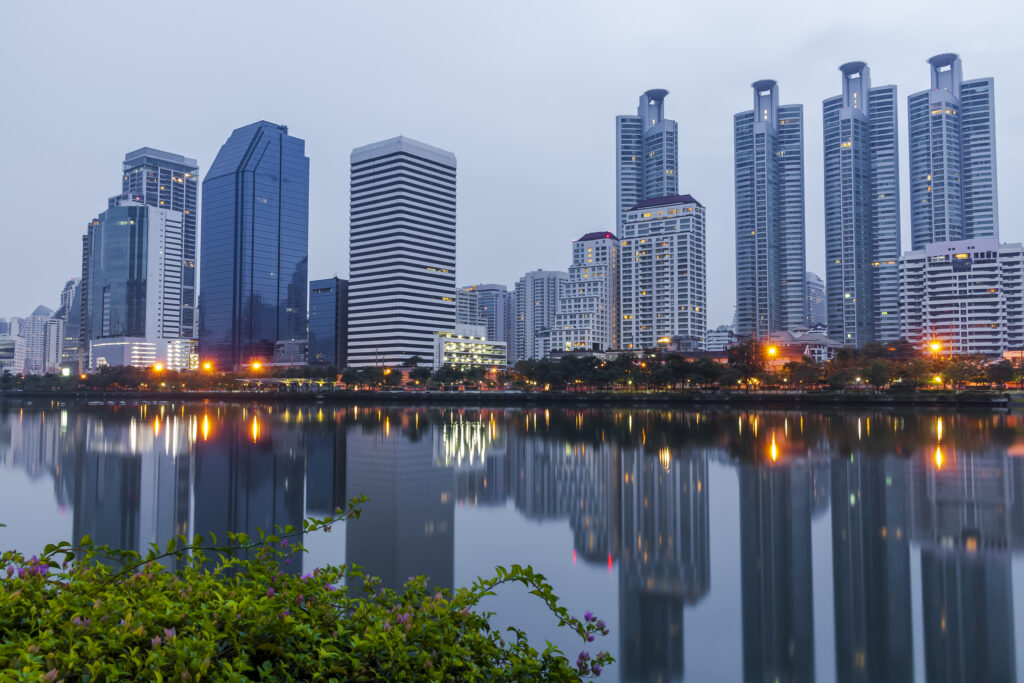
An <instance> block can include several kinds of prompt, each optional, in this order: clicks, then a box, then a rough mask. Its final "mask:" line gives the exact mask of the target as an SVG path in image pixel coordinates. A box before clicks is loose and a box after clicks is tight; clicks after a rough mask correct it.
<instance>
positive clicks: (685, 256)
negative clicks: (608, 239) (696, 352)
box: [619, 194, 707, 350]
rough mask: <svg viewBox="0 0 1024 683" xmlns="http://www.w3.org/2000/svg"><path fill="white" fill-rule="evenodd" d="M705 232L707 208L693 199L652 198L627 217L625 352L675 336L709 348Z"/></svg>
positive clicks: (622, 297)
mask: <svg viewBox="0 0 1024 683" xmlns="http://www.w3.org/2000/svg"><path fill="white" fill-rule="evenodd" d="M704 231H705V209H704V206H703V205H702V204H701V203H700V202H698V201H697V200H696V199H694V198H693V197H692V196H691V195H688V194H687V195H676V196H672V197H662V198H660V199H648V200H645V201H642V202H640V203H639V204H637V205H636V206H634V207H632V208H631V209H630V210H629V211H628V212H627V213H626V219H625V222H624V223H623V226H622V250H621V255H620V263H621V266H620V277H619V301H620V303H619V315H620V316H621V318H620V320H619V326H620V327H619V329H620V337H621V343H620V345H621V347H622V348H623V349H634V350H639V349H653V348H655V347H656V346H657V345H658V341H659V340H660V339H663V338H672V337H687V338H689V339H691V340H693V345H694V346H696V347H697V348H700V347H701V346H702V345H703V344H704V333H705V332H706V331H707V273H706V272H705V264H706V249H707V247H706V243H705V238H704Z"/></svg>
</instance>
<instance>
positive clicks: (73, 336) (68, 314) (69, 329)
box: [53, 277, 82, 374]
mask: <svg viewBox="0 0 1024 683" xmlns="http://www.w3.org/2000/svg"><path fill="white" fill-rule="evenodd" d="M53 315H54V317H55V318H60V319H61V320H62V321H63V323H64V325H63V328H64V329H63V333H64V336H63V341H62V342H61V350H60V367H62V368H67V369H68V370H69V371H70V372H74V373H75V374H78V373H79V372H80V371H81V368H80V367H79V365H78V340H79V336H80V335H81V331H82V287H81V280H80V279H79V278H77V277H76V278H71V279H70V280H68V281H67V283H66V284H65V285H64V290H63V291H62V292H61V295H60V307H59V308H58V309H57V311H56V312H55V313H54V314H53Z"/></svg>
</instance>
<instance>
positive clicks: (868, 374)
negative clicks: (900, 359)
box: [861, 358, 896, 389]
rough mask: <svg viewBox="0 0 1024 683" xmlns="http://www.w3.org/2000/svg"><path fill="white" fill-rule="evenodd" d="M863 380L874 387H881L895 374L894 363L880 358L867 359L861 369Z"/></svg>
mask: <svg viewBox="0 0 1024 683" xmlns="http://www.w3.org/2000/svg"><path fill="white" fill-rule="evenodd" d="M861 375H863V377H864V381H866V382H867V383H868V384H870V385H871V386H873V387H874V388H875V389H881V388H882V387H884V386H885V385H886V384H888V383H889V382H891V381H892V380H893V378H894V377H895V376H896V364H895V363H893V362H892V361H889V360H885V359H882V358H876V359H875V360H872V361H868V363H867V364H866V365H865V366H864V367H863V369H862V370H861Z"/></svg>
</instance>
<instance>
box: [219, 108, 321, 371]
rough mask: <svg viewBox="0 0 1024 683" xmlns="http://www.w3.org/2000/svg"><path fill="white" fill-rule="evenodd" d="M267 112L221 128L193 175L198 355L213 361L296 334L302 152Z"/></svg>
mask: <svg viewBox="0 0 1024 683" xmlns="http://www.w3.org/2000/svg"><path fill="white" fill-rule="evenodd" d="M305 144H306V143H305V141H303V140H301V139H299V138H296V137H293V136H291V135H289V134H288V128H287V127H286V126H279V125H277V124H274V123H269V122H267V121H259V122H257V123H252V124H249V125H248V126H243V127H242V128H238V129H236V130H235V131H234V132H232V133H231V137H229V138H228V140H227V142H225V143H224V146H223V147H221V148H220V151H219V152H218V153H217V158H216V159H214V161H213V164H212V165H211V166H210V172H209V173H208V174H207V176H206V178H205V179H204V180H203V232H202V253H203V259H202V263H201V265H200V280H201V282H202V291H201V293H200V297H199V339H200V342H199V343H200V347H199V351H200V355H201V356H202V358H203V361H204V362H205V361H210V362H212V363H214V365H215V366H216V367H218V368H220V369H230V368H238V367H240V366H242V365H246V364H248V363H251V362H253V361H255V360H261V361H269V360H270V359H271V358H272V357H273V354H274V343H275V342H276V341H278V340H288V339H305V338H306V287H307V257H308V246H307V245H308V239H309V158H308V157H307V156H306V155H305Z"/></svg>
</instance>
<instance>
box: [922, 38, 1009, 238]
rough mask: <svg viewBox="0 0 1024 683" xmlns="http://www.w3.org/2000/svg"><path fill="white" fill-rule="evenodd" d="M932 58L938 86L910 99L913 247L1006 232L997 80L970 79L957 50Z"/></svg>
mask: <svg viewBox="0 0 1024 683" xmlns="http://www.w3.org/2000/svg"><path fill="white" fill-rule="evenodd" d="M928 64H929V67H930V70H931V87H930V88H929V89H928V90H923V91H921V92H918V93H914V94H913V95H911V96H910V97H908V98H907V112H908V115H909V119H908V129H909V132H910V241H911V248H912V249H914V250H918V249H922V248H924V246H925V245H927V244H931V243H933V242H948V241H956V240H969V239H974V238H976V237H993V238H997V239H998V237H999V211H998V195H997V192H996V123H995V99H994V98H995V93H994V89H995V82H994V81H993V79H991V78H978V79H974V80H970V81H965V80H963V67H962V65H961V63H960V57H959V56H957V55H955V54H952V53H949V54H941V55H936V56H935V57H932V58H931V59H929V60H928Z"/></svg>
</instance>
